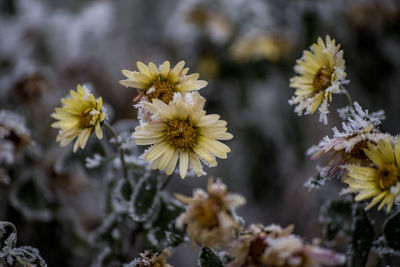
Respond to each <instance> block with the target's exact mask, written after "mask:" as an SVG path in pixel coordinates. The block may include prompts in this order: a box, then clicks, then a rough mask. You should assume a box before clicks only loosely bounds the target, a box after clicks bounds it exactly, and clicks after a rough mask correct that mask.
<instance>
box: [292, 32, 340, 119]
mask: <svg viewBox="0 0 400 267" xmlns="http://www.w3.org/2000/svg"><path fill="white" fill-rule="evenodd" d="M339 49H340V45H336V43H335V39H331V38H330V37H329V35H327V36H326V37H325V43H324V41H323V40H322V39H321V38H318V42H317V43H314V44H313V45H312V46H311V47H310V51H307V50H305V51H304V52H303V56H302V58H301V59H299V60H297V62H296V63H297V65H296V66H295V67H294V70H295V72H296V73H297V74H298V75H297V76H295V77H293V78H292V79H291V80H290V87H292V88H295V89H296V91H295V93H294V94H295V96H293V97H292V99H290V100H289V104H291V105H296V108H295V112H297V113H298V114H299V115H301V114H302V113H303V111H304V110H305V111H304V114H312V113H314V111H315V110H316V109H317V108H318V107H319V112H320V117H319V120H320V122H323V123H325V124H327V123H328V118H327V114H328V113H329V110H328V106H329V103H328V101H332V94H340V93H342V92H343V90H342V85H343V84H345V83H346V82H347V81H346V80H345V78H346V72H345V71H344V69H345V61H344V59H343V51H342V50H339Z"/></svg>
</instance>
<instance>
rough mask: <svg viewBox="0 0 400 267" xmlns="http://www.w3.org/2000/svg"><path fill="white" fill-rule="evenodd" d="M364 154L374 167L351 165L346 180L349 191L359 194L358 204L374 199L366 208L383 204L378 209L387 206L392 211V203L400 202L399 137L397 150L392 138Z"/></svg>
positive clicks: (386, 139) (369, 146)
mask: <svg viewBox="0 0 400 267" xmlns="http://www.w3.org/2000/svg"><path fill="white" fill-rule="evenodd" d="M364 153H365V154H366V155H367V157H368V158H369V159H370V160H371V161H372V162H373V166H371V167H370V166H359V165H348V166H347V171H348V172H347V175H348V177H346V178H345V179H344V180H343V181H344V182H345V183H347V184H348V185H349V187H348V189H347V190H346V192H347V193H353V192H357V193H358V195H357V196H356V197H355V200H356V201H362V200H365V199H368V198H371V197H373V199H372V201H371V202H370V203H369V205H368V206H367V207H366V209H370V208H371V207H373V206H375V205H376V204H377V203H379V202H380V204H379V206H378V210H380V209H382V207H383V206H384V205H385V204H386V211H387V212H389V211H390V209H391V208H392V205H393V203H394V202H396V203H397V202H398V201H399V200H400V181H399V176H400V165H399V163H400V138H398V139H397V143H396V145H395V146H394V147H393V144H392V142H391V139H389V138H385V139H382V140H379V141H378V142H377V144H376V145H374V144H371V143H370V144H368V148H367V149H364Z"/></svg>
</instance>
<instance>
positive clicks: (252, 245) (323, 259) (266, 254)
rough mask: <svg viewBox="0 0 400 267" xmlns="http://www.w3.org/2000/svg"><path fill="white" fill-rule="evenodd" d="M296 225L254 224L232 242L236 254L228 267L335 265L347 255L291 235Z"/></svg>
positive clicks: (232, 251) (232, 253) (313, 266)
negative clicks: (305, 242) (284, 226)
mask: <svg viewBox="0 0 400 267" xmlns="http://www.w3.org/2000/svg"><path fill="white" fill-rule="evenodd" d="M292 231H293V225H291V226H288V227H286V228H284V229H282V228H281V227H280V226H278V225H270V226H267V227H263V226H262V225H251V226H250V227H249V229H248V231H247V232H245V233H243V234H242V235H241V236H239V238H238V239H237V240H236V241H235V242H234V243H233V244H232V248H231V250H230V253H231V255H232V256H233V257H234V258H235V259H234V260H233V261H232V262H231V263H230V264H229V265H228V266H229V267H278V266H282V267H296V266H298V267H318V266H325V265H326V266H336V265H341V264H343V263H344V262H345V257H344V256H343V255H341V254H338V253H336V252H334V251H330V250H327V249H323V248H320V247H318V246H316V245H306V244H304V242H303V240H302V239H301V238H299V237H297V236H295V235H292V234H291V233H292Z"/></svg>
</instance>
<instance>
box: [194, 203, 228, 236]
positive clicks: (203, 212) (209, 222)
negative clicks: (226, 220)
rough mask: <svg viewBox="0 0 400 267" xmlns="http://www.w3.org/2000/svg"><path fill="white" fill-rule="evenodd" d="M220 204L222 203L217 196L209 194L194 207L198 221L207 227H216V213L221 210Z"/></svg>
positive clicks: (217, 222) (217, 223)
mask: <svg viewBox="0 0 400 267" xmlns="http://www.w3.org/2000/svg"><path fill="white" fill-rule="evenodd" d="M222 206H223V204H222V201H221V199H220V198H219V197H215V196H210V197H209V198H208V199H207V200H205V201H204V202H202V203H201V204H200V205H199V206H198V207H197V209H196V218H197V220H198V222H199V223H200V224H201V225H202V226H204V227H206V228H208V229H213V228H215V227H218V225H219V221H218V217H217V214H218V213H219V212H220V211H221V210H222Z"/></svg>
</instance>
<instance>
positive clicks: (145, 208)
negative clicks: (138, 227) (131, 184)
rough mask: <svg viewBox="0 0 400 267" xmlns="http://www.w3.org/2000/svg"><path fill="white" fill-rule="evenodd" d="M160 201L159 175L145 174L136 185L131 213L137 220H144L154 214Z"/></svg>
mask: <svg viewBox="0 0 400 267" xmlns="http://www.w3.org/2000/svg"><path fill="white" fill-rule="evenodd" d="M159 202H160V201H159V195H158V178H157V176H156V175H154V174H152V175H148V176H144V177H143V178H142V179H141V180H140V181H139V183H138V184H137V185H136V186H135V189H134V192H133V195H132V200H131V202H130V208H129V215H130V216H131V217H132V219H133V220H134V221H136V222H144V221H146V220H147V219H149V217H150V216H151V215H153V213H154V211H155V210H156V209H157V207H158V205H159Z"/></svg>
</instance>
